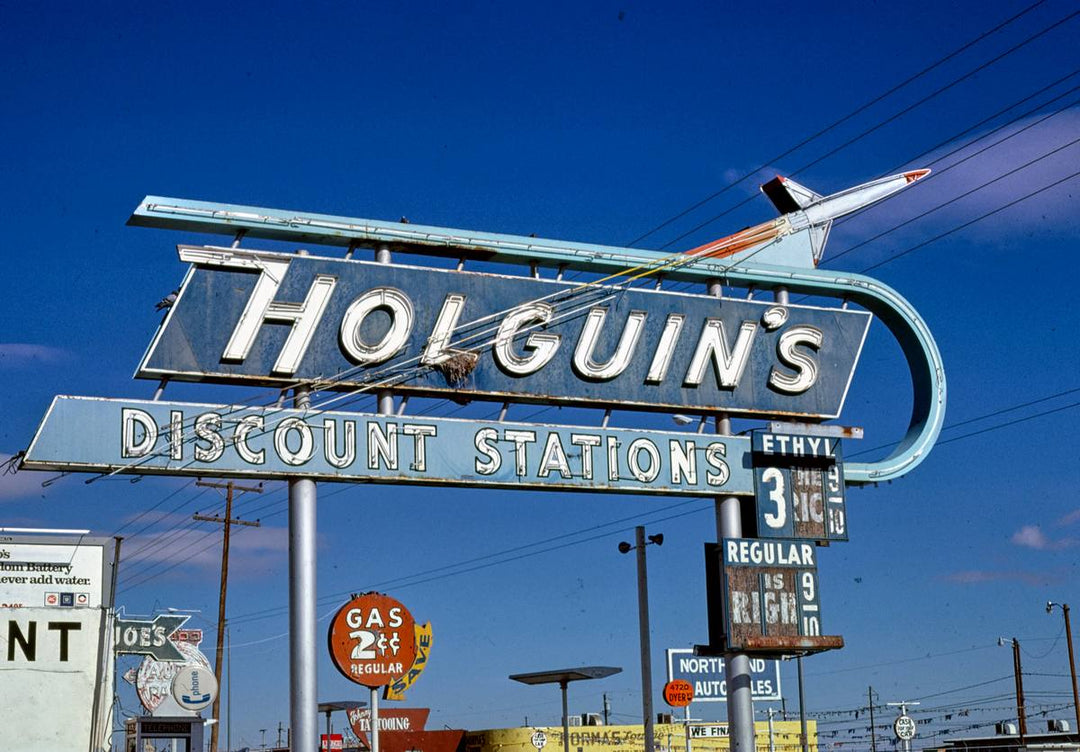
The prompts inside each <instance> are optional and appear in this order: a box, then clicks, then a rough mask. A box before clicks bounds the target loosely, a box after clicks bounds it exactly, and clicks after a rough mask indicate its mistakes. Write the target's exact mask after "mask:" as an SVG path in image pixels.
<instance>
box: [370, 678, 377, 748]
mask: <svg viewBox="0 0 1080 752" xmlns="http://www.w3.org/2000/svg"><path fill="white" fill-rule="evenodd" d="M368 699H369V700H370V701H371V702H370V704H369V705H368V707H370V708H371V713H370V714H369V716H370V718H371V752H379V690H378V689H377V688H375V687H372V688H371V694H370V695H369V697H368Z"/></svg>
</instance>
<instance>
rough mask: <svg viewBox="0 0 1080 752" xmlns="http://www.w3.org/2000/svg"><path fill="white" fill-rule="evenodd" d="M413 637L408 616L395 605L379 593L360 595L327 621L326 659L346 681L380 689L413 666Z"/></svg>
mask: <svg viewBox="0 0 1080 752" xmlns="http://www.w3.org/2000/svg"><path fill="white" fill-rule="evenodd" d="M415 633H416V623H415V621H414V620H413V617H412V614H410V613H409V610H408V609H407V608H405V606H403V605H402V604H401V603H400V602H399V601H397V600H395V599H394V598H391V597H390V596H388V595H383V594H382V593H364V594H363V595H359V596H357V597H355V598H353V599H352V600H351V601H349V602H348V603H346V604H345V605H344V606H342V607H341V608H340V609H339V610H338V612H337V613H336V614H335V615H334V618H333V619H332V620H331V621H330V632H329V635H328V642H329V647H330V657H331V659H332V660H333V663H334V666H335V667H336V668H337V670H338V671H340V672H341V673H342V674H343V675H344V676H345V678H346V679H349V680H350V681H354V682H356V683H357V684H362V685H364V686H365V687H382V686H385V685H387V684H390V683H391V682H392V681H394V680H395V679H397V678H398V677H400V676H402V675H403V674H405V672H406V671H408V670H409V668H410V667H411V666H412V665H413V661H414V660H415V659H416V634H415Z"/></svg>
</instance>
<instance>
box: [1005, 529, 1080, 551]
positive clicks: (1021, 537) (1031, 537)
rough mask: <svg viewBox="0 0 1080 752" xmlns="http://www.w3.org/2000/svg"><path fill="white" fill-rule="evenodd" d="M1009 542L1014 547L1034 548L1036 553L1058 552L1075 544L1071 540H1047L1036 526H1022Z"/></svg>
mask: <svg viewBox="0 0 1080 752" xmlns="http://www.w3.org/2000/svg"><path fill="white" fill-rule="evenodd" d="M1011 540H1012V542H1013V544H1014V545H1017V546H1024V547H1025V548H1034V549H1035V550H1037V551H1058V550H1060V549H1063V548H1069V547H1070V546H1073V545H1075V544H1076V541H1075V540H1073V539H1072V538H1059V539H1057V540H1054V539H1052V538H1049V537H1047V535H1046V534H1045V533H1044V532H1043V531H1042V528H1041V527H1039V526H1038V525H1024V526H1023V527H1022V528H1020V529H1019V530H1017V531H1016V532H1015V533H1013V536H1012V539H1011Z"/></svg>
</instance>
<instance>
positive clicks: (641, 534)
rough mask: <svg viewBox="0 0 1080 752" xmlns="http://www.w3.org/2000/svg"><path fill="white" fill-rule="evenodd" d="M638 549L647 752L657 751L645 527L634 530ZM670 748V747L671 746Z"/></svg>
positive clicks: (639, 624)
mask: <svg viewBox="0 0 1080 752" xmlns="http://www.w3.org/2000/svg"><path fill="white" fill-rule="evenodd" d="M634 543H635V546H634V547H635V548H636V549H637V580H638V631H639V633H640V636H641V713H642V716H643V718H644V730H645V752H654V751H655V749H656V733H655V729H654V726H653V702H652V648H651V646H650V641H649V576H648V569H647V566H646V563H645V545H646V541H645V527H644V526H643V525H638V526H637V527H636V528H635V529H634ZM669 746H670V745H669Z"/></svg>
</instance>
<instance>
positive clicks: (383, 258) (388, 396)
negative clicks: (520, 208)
mask: <svg viewBox="0 0 1080 752" xmlns="http://www.w3.org/2000/svg"><path fill="white" fill-rule="evenodd" d="M375 263H377V264H389V263H391V258H390V247H389V246H385V245H380V246H379V247H378V248H377V249H376V250H375ZM375 394H376V397H375V401H376V406H375V407H376V412H378V414H379V415H393V414H394V393H393V392H391V391H390V390H389V389H380V390H378V391H377V392H376V393H375ZM369 699H370V703H369V705H368V707H369V708H370V712H369V714H368V717H369V718H370V719H371V738H370V741H371V752H379V690H378V689H375V688H374V687H373V688H372V689H371V694H370V697H369Z"/></svg>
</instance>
